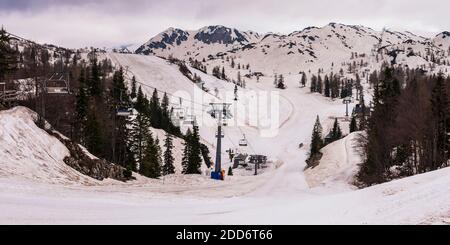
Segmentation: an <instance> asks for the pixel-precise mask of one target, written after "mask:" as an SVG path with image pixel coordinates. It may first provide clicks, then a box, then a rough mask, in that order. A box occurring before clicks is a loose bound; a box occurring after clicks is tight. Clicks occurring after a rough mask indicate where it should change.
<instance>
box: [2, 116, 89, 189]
mask: <svg viewBox="0 0 450 245" xmlns="http://www.w3.org/2000/svg"><path fill="white" fill-rule="evenodd" d="M35 117H36V113H34V112H33V111H31V110H29V109H27V108H25V107H15V108H13V109H11V110H8V111H1V112H0V153H1V157H0V177H1V178H11V177H19V178H25V179H31V180H36V181H40V182H45V183H59V184H68V183H84V184H93V183H95V181H94V180H93V179H91V178H89V177H86V176H84V175H82V174H80V173H78V172H77V171H75V170H74V169H72V168H70V167H69V166H67V165H66V164H65V163H64V158H65V157H67V156H69V155H70V153H69V150H68V149H67V148H66V147H65V146H64V145H63V144H62V143H61V142H60V141H59V140H57V139H56V138H55V137H52V136H50V135H49V134H48V133H47V132H45V131H44V130H42V129H40V128H39V127H37V126H36V124H35V123H34V118H35Z"/></svg>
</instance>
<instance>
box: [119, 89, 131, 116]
mask: <svg viewBox="0 0 450 245" xmlns="http://www.w3.org/2000/svg"><path fill="white" fill-rule="evenodd" d="M116 115H117V116H118V117H130V116H132V115H133V108H130V106H129V105H127V104H126V103H124V102H123V99H122V91H120V104H119V105H118V106H117V111H116Z"/></svg>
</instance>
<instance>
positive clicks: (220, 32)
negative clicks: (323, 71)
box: [194, 26, 248, 44]
mask: <svg viewBox="0 0 450 245" xmlns="http://www.w3.org/2000/svg"><path fill="white" fill-rule="evenodd" d="M194 38H195V39H196V40H198V41H201V42H203V43H206V44H211V43H222V44H233V43H234V42H238V43H241V44H244V43H247V42H248V40H247V39H246V38H245V37H244V35H242V34H241V33H240V32H239V31H238V30H236V29H231V28H227V27H224V26H209V27H206V28H204V29H202V30H200V31H199V32H198V33H197V34H196V35H195V37H194Z"/></svg>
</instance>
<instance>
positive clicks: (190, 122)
mask: <svg viewBox="0 0 450 245" xmlns="http://www.w3.org/2000/svg"><path fill="white" fill-rule="evenodd" d="M183 124H184V125H195V116H193V115H187V116H186V118H185V119H184V121H183Z"/></svg>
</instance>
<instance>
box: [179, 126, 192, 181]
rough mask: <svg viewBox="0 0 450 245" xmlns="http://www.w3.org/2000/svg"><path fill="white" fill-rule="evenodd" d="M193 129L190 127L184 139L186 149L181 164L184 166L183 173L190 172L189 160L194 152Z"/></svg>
mask: <svg viewBox="0 0 450 245" xmlns="http://www.w3.org/2000/svg"><path fill="white" fill-rule="evenodd" d="M191 141H192V131H191V129H190V128H189V129H188V130H187V132H186V136H185V139H184V143H183V145H184V150H183V158H182V160H181V165H182V166H183V174H188V170H189V160H190V156H191V152H192V143H191Z"/></svg>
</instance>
